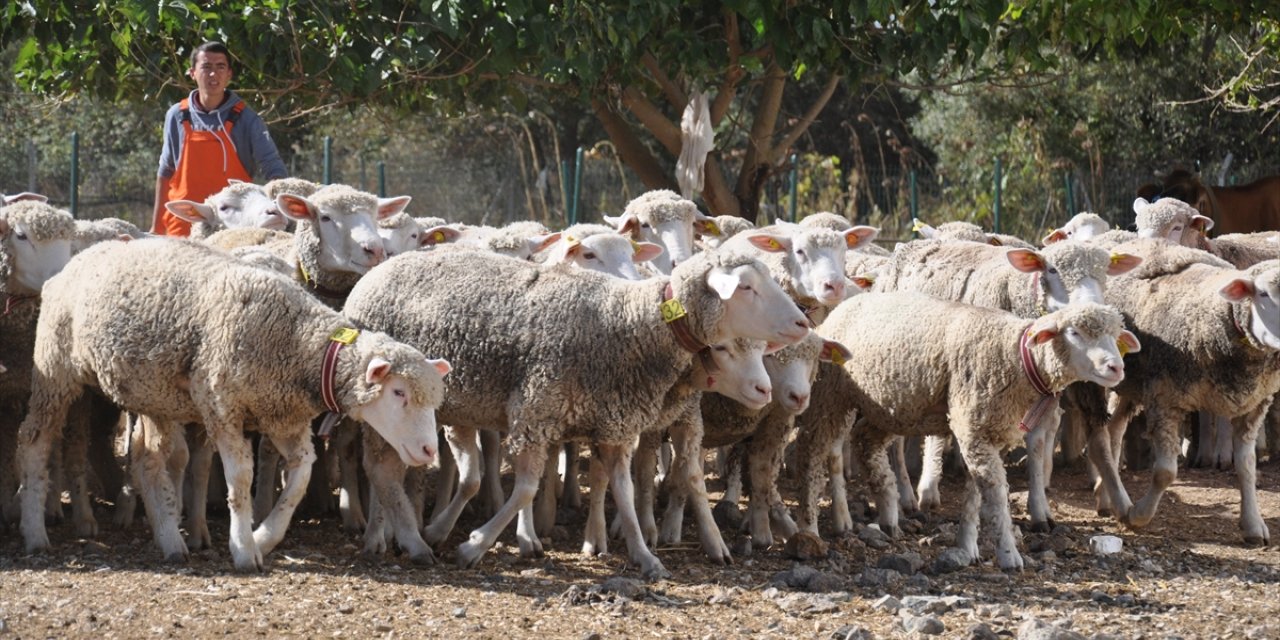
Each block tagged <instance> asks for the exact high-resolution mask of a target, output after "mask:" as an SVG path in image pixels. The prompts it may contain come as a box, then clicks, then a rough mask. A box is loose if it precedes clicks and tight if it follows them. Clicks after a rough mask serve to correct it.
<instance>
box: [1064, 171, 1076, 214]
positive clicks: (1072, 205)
mask: <svg viewBox="0 0 1280 640" xmlns="http://www.w3.org/2000/svg"><path fill="white" fill-rule="evenodd" d="M1062 181H1063V184H1065V185H1066V187H1067V217H1068V218H1070V217H1071V216H1074V215H1075V214H1076V213H1078V212H1077V211H1076V194H1075V191H1074V190H1073V189H1072V188H1071V174H1070V173H1068V174H1067V175H1065V176H1063V177H1062Z"/></svg>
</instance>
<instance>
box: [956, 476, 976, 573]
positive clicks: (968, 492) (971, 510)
mask: <svg viewBox="0 0 1280 640" xmlns="http://www.w3.org/2000/svg"><path fill="white" fill-rule="evenodd" d="M981 508H982V494H981V493H980V492H979V491H978V483H977V482H976V481H974V479H973V474H970V473H968V472H966V473H965V481H964V504H963V505H961V507H960V528H959V530H957V531H956V548H958V549H960V550H961V551H963V552H964V553H965V555H967V556H969V564H973V563H975V562H977V561H978V558H979V557H980V556H981V555H982V553H981V552H980V551H979V550H978V517H979V510H980V509H981Z"/></svg>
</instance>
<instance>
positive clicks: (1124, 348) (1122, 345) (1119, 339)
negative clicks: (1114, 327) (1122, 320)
mask: <svg viewBox="0 0 1280 640" xmlns="http://www.w3.org/2000/svg"><path fill="white" fill-rule="evenodd" d="M1116 348H1117V349H1119V350H1120V357H1122V358H1123V357H1124V356H1125V354H1129V353H1137V352H1139V351H1142V343H1141V342H1138V336H1135V335H1133V332H1132V331H1129V330H1128V329H1122V330H1121V331H1120V335H1118V336H1116Z"/></svg>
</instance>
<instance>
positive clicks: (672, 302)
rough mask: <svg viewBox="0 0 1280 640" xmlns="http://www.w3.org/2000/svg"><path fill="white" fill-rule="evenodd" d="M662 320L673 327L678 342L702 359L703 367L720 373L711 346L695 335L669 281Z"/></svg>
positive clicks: (663, 304)
mask: <svg viewBox="0 0 1280 640" xmlns="http://www.w3.org/2000/svg"><path fill="white" fill-rule="evenodd" d="M659 308H661V309H662V321H663V322H665V323H667V326H668V327H671V333H672V334H673V335H675V337H676V342H678V343H679V344H680V346H681V347H682V348H683V349H684V350H685V351H688V352H689V353H692V354H694V355H696V356H698V358H699V359H700V360H701V361H702V368H703V369H706V370H707V373H709V374H711V375H715V374H717V373H720V367H719V366H717V365H716V361H715V359H713V358H712V357H711V347H709V346H707V345H705V344H702V341H701V340H699V339H697V338H695V337H693V332H692V331H691V330H690V329H689V320H688V313H687V312H685V310H684V305H682V304H680V301H679V300H677V299H676V294H675V289H673V288H672V287H671V283H670V282H668V283H667V286H666V287H665V288H663V290H662V304H661V305H659Z"/></svg>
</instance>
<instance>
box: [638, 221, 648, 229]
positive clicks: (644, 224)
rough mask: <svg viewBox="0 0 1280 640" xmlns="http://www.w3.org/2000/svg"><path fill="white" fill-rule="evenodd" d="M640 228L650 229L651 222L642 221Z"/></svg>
mask: <svg viewBox="0 0 1280 640" xmlns="http://www.w3.org/2000/svg"><path fill="white" fill-rule="evenodd" d="M640 228H641V229H648V228H649V223H648V222H641V223H640Z"/></svg>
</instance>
